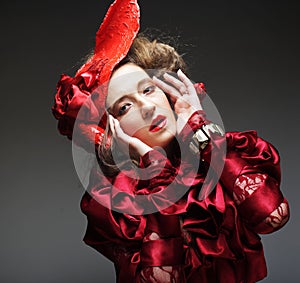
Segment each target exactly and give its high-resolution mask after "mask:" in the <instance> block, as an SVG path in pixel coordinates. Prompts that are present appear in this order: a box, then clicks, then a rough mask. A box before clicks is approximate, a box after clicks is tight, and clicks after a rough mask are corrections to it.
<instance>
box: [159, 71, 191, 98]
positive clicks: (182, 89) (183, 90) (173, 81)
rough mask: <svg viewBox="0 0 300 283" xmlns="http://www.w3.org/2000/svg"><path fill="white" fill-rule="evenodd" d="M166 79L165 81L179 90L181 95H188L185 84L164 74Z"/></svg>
mask: <svg viewBox="0 0 300 283" xmlns="http://www.w3.org/2000/svg"><path fill="white" fill-rule="evenodd" d="M164 78H165V80H166V81H167V82H169V83H171V84H172V85H173V86H175V87H176V89H177V90H178V91H179V92H180V93H181V94H185V93H187V89H186V86H185V84H184V83H183V82H182V81H180V80H178V79H176V78H175V77H173V76H171V75H169V74H168V73H165V74H164Z"/></svg>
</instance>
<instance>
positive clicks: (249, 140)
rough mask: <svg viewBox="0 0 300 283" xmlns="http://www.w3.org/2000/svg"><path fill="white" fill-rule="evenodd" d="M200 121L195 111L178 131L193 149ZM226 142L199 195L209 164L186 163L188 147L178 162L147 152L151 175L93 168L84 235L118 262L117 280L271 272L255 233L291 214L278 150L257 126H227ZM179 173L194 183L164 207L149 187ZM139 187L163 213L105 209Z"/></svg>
mask: <svg viewBox="0 0 300 283" xmlns="http://www.w3.org/2000/svg"><path fill="white" fill-rule="evenodd" d="M203 123H204V120H203V116H202V115H201V113H198V112H196V113H194V115H193V116H192V117H191V118H190V119H189V121H188V125H189V127H185V128H184V130H183V131H182V132H181V134H180V135H179V136H178V137H177V138H178V139H181V140H182V141H183V142H184V144H187V148H188V144H189V140H190V139H191V137H192V135H193V132H194V131H196V130H197V129H198V128H200V127H201V126H202V125H203ZM226 142H227V154H226V160H225V166H224V168H223V172H222V175H221V177H220V179H219V181H218V183H217V184H216V185H214V189H213V190H212V192H211V193H210V194H208V195H207V197H206V198H204V199H202V200H199V198H198V196H199V192H200V191H201V188H202V184H203V180H204V177H203V172H205V168H206V165H207V164H206V163H205V161H204V162H203V165H202V166H200V167H199V168H198V169H195V168H193V167H191V166H189V160H191V159H192V158H194V157H193V156H192V153H191V152H190V153H188V151H186V153H185V154H184V155H182V157H181V159H182V160H181V161H182V162H183V164H184V166H183V167H180V169H179V168H178V167H177V166H176V165H174V162H173V163H171V161H170V160H168V159H167V157H166V156H165V155H163V154H162V153H161V152H159V151H157V150H151V151H150V152H148V153H147V154H145V155H144V156H142V157H141V158H140V167H141V168H148V171H147V172H149V178H148V179H149V180H147V181H145V180H139V179H138V178H136V179H133V178H130V177H129V176H128V174H124V172H120V173H119V174H118V175H117V176H116V177H114V178H106V177H104V176H103V175H102V174H103V173H101V172H99V170H97V169H95V170H94V171H92V172H91V175H90V187H89V190H88V191H87V192H86V193H85V194H84V195H83V198H82V201H81V209H82V211H83V213H84V214H86V216H87V220H88V226H87V231H86V234H85V237H84V242H85V243H86V244H87V245H89V246H91V247H93V248H95V249H96V250H97V251H99V252H100V253H101V254H103V255H104V256H105V257H107V258H108V259H110V260H111V261H112V262H113V263H114V266H115V270H116V277H117V282H119V283H124V282H128V283H133V282H150V283H151V282H156V283H165V282H176V283H177V282H180V283H184V282H188V283H193V282H197V283H199V282H201V283H241V282H244V283H252V282H257V281H259V280H261V279H263V278H264V277H265V276H266V274H267V269H266V262H265V258H264V252H263V246H262V243H261V240H260V237H259V235H258V234H266V233H271V232H273V231H275V230H278V229H279V228H281V227H282V226H283V225H284V224H285V223H286V222H287V220H288V218H289V207H288V203H287V201H286V199H285V198H284V197H283V195H282V193H281V191H280V189H279V184H280V165H279V155H278V153H277V151H276V150H275V149H274V147H273V146H272V145H271V144H269V143H268V142H266V141H264V140H263V139H261V138H259V137H258V136H257V134H256V132H255V131H248V132H228V133H226ZM209 150H210V149H209V147H207V148H205V150H204V152H209ZM150 155H151V158H150ZM204 156H205V154H204ZM153 157H154V158H153ZM204 159H205V158H204ZM153 160H155V161H153ZM164 162H165V165H164V167H163V170H161V168H160V164H164ZM193 170H197V172H196V174H197V178H196V179H195V181H194V182H193V183H192V184H191V183H190V182H188V181H187V179H188V178H187V176H188V174H189V172H190V171H193ZM174 175H177V176H179V177H178V178H177V179H176V180H177V181H176V182H178V184H177V185H178V186H179V187H180V188H182V187H184V186H185V185H186V186H188V187H189V188H188V190H187V192H186V193H185V194H184V195H183V197H181V198H180V200H178V201H177V202H176V203H175V204H173V205H171V206H170V207H168V208H165V207H164V208H163V209H159V208H160V206H161V204H162V203H163V201H164V200H163V199H162V198H155V197H152V198H151V193H152V192H157V191H161V192H163V191H164V189H165V188H166V187H167V186H168V185H169V184H170V183H171V182H174ZM178 180H179V181H178ZM112 184H113V185H114V186H112ZM114 188H118V190H114ZM139 193H140V194H145V195H147V194H148V195H149V196H150V197H149V201H150V202H152V204H153V205H154V206H155V207H156V208H157V210H158V211H159V212H157V213H152V214H148V215H143V211H142V208H141V211H140V213H139V214H140V215H130V214H123V213H119V212H116V211H114V210H111V209H109V208H108V207H111V205H112V204H113V205H114V206H115V207H119V208H122V207H126V206H128V207H129V206H133V205H134V203H133V202H134V201H135V200H134V198H133V196H134V195H135V194H139ZM103 204H104V205H103Z"/></svg>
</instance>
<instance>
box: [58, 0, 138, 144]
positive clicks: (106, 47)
mask: <svg viewBox="0 0 300 283" xmlns="http://www.w3.org/2000/svg"><path fill="white" fill-rule="evenodd" d="M139 18H140V11H139V6H138V4H137V0H115V1H114V3H113V4H111V6H110V7H109V9H108V11H107V13H106V16H105V18H104V20H103V22H102V24H101V26H100V28H99V30H98V31H97V33H96V44H95V49H94V55H93V56H92V57H91V58H90V59H89V60H88V61H87V62H86V63H85V64H84V65H83V66H82V67H81V68H80V69H79V70H78V71H77V72H76V75H75V77H74V78H72V77H69V76H67V75H65V74H63V75H62V76H61V78H60V80H59V82H58V84H57V92H56V95H55V103H54V105H53V107H52V112H53V115H54V116H55V118H56V119H58V130H59V132H60V133H61V134H63V135H66V136H67V137H68V138H69V139H72V134H73V130H74V124H75V121H76V124H75V125H76V126H77V127H78V129H76V130H79V131H80V132H81V133H82V135H81V137H80V138H79V139H78V137H76V140H75V142H76V143H77V144H79V145H81V146H84V147H86V146H85V145H86V143H87V142H88V143H96V144H99V143H100V142H101V137H102V135H103V132H104V129H105V124H106V116H105V111H104V109H105V107H104V103H105V95H104V91H105V90H104V89H105V85H106V83H107V82H108V80H109V78H110V76H111V73H112V71H113V69H114V67H115V66H116V65H117V64H118V63H119V62H120V61H121V60H122V59H123V58H124V57H125V56H126V55H127V53H128V51H129V48H130V46H131V45H132V42H133V40H134V38H135V37H136V35H137V33H138V30H139V27H140V25H139ZM99 87H100V89H99ZM96 89H97V91H95V90H96ZM101 94H102V95H101ZM87 98H89V99H87ZM79 110H80V112H79ZM100 111H102V112H103V113H100ZM78 113H79V115H78ZM77 136H78V135H77Z"/></svg>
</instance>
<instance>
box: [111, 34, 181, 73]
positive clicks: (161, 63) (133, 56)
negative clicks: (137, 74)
mask: <svg viewBox="0 0 300 283" xmlns="http://www.w3.org/2000/svg"><path fill="white" fill-rule="evenodd" d="M129 62H130V63H133V64H136V65H138V66H139V67H141V68H142V69H157V70H162V71H165V72H166V71H169V72H177V71H178V70H179V69H181V70H182V71H183V72H186V64H185V62H184V60H183V59H182V57H181V56H180V55H179V54H178V52H177V51H176V50H175V49H174V47H172V46H170V45H169V44H166V43H162V42H158V41H157V40H156V39H154V40H152V41H151V40H150V39H149V38H147V37H146V36H144V35H142V34H141V35H138V36H137V37H136V38H135V40H134V41H133V43H132V45H131V47H130V50H129V52H128V54H127V56H126V57H125V58H124V59H123V60H122V61H121V62H120V63H119V64H118V65H117V67H116V69H117V68H119V67H120V66H122V65H124V64H126V63H129Z"/></svg>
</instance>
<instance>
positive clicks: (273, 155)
mask: <svg viewBox="0 0 300 283" xmlns="http://www.w3.org/2000/svg"><path fill="white" fill-rule="evenodd" d="M204 123H206V121H205V118H204V115H203V113H201V112H199V111H198V112H195V113H194V114H193V115H192V116H191V118H190V119H189V121H188V125H189V127H185V128H184V129H183V131H182V133H181V134H182V138H183V139H184V140H186V141H187V142H190V140H191V138H192V136H193V134H194V132H196V131H197V130H198V129H201V127H202V126H203V124H204ZM191 129H192V130H193V131H191ZM208 134H209V133H208ZM222 143H223V147H224V145H225V146H226V143H227V153H226V157H225V163H224V168H223V169H222V174H221V175H220V181H221V183H222V184H223V185H224V187H225V188H226V191H227V192H228V193H229V194H230V195H231V197H232V198H233V199H234V201H235V204H236V206H237V209H238V211H239V214H240V216H241V218H242V219H243V220H244V222H246V223H247V225H248V226H249V227H250V228H251V229H252V230H254V231H255V232H257V233H261V234H266V233H271V232H273V231H276V230H278V229H279V228H281V227H282V226H283V225H284V224H285V223H286V222H287V221H288V219H289V206H288V202H287V200H286V199H285V198H284V197H283V195H282V193H281V191H280V179H281V178H280V177H281V176H280V175H281V174H280V158H279V154H278V152H277V150H276V149H275V148H274V147H273V146H272V145H271V144H270V143H268V142H266V141H265V140H263V139H261V138H259V137H258V136H257V134H256V132H255V131H249V132H243V133H238V132H231V133H227V134H226V136H225V137H224V138H222V137H218V136H213V135H211V139H210V142H209V144H208V146H207V147H205V149H203V150H202V152H201V158H202V159H203V161H204V162H205V163H206V164H208V166H209V165H212V166H213V168H214V169H215V170H216V171H220V169H219V168H217V167H218V162H214V159H215V158H216V159H217V157H215V154H218V150H219V149H220V148H222V145H221V144H222Z"/></svg>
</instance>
